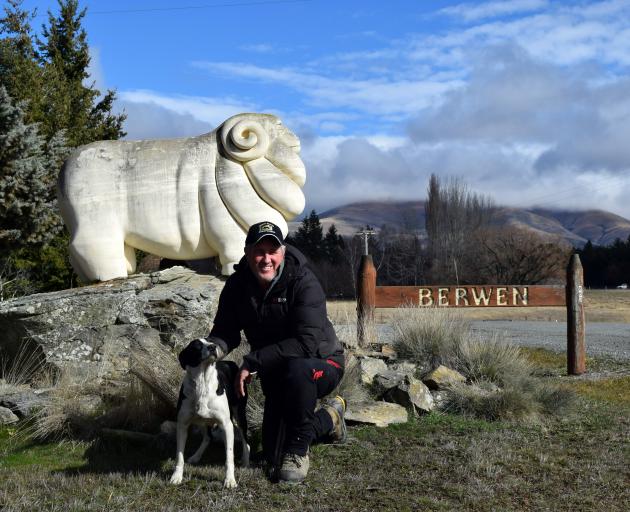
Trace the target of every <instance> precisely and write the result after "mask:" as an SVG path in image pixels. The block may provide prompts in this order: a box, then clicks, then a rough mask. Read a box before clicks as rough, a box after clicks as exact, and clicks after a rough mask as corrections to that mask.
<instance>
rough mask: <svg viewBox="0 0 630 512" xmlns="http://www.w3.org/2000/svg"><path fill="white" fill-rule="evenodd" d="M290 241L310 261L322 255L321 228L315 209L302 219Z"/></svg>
mask: <svg viewBox="0 0 630 512" xmlns="http://www.w3.org/2000/svg"><path fill="white" fill-rule="evenodd" d="M291 243H293V245H295V246H296V247H297V248H298V249H300V250H301V251H302V252H303V253H304V254H305V255H306V256H307V257H308V258H310V259H311V260H312V261H319V260H320V259H322V257H323V256H324V247H323V228H322V225H321V223H320V221H319V216H318V215H317V213H315V210H311V213H310V215H309V216H308V217H304V219H302V225H301V226H300V227H299V228H298V230H297V232H296V233H295V236H294V237H293V238H292V239H291Z"/></svg>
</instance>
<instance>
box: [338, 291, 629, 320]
mask: <svg viewBox="0 0 630 512" xmlns="http://www.w3.org/2000/svg"><path fill="white" fill-rule="evenodd" d="M585 296H586V302H585V308H586V321H587V322H619V323H630V290H586V294H585ZM327 308H328V314H329V316H330V317H331V318H332V319H335V320H336V319H343V318H344V317H346V318H352V315H354V318H356V302H355V301H351V300H343V301H339V300H331V301H328V303H327ZM395 311H396V310H395V309H377V310H376V312H375V321H376V322H377V323H389V322H390V321H391V320H392V316H393V315H395ZM458 311H461V312H462V313H461V314H462V316H463V317H464V318H466V319H468V320H532V321H550V322H554V321H556V320H557V321H559V322H562V321H566V316H567V313H566V308H564V307H544V308H541V307H527V308H511V307H501V308H499V307H493V308H459V309H458Z"/></svg>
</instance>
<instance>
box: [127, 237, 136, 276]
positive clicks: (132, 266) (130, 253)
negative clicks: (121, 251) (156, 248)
mask: <svg viewBox="0 0 630 512" xmlns="http://www.w3.org/2000/svg"><path fill="white" fill-rule="evenodd" d="M125 260H126V262H127V274H133V273H134V272H135V271H136V250H135V249H134V248H133V247H131V246H130V245H127V244H125Z"/></svg>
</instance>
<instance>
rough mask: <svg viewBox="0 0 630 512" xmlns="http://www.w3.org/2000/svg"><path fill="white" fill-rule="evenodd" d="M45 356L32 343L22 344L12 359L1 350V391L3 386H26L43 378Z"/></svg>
mask: <svg viewBox="0 0 630 512" xmlns="http://www.w3.org/2000/svg"><path fill="white" fill-rule="evenodd" d="M42 361H43V356H42V354H41V351H38V350H37V348H36V346H35V345H33V344H32V343H28V342H25V343H22V345H21V346H20V348H19V350H18V351H17V353H16V354H15V355H14V356H13V357H10V356H9V355H8V354H6V353H4V352H2V351H1V350H0V379H2V381H4V382H3V383H2V382H0V390H1V387H2V386H8V387H15V386H24V385H27V384H30V383H31V382H33V381H35V380H37V379H38V378H41V377H42V370H43V368H44V367H43V364H42Z"/></svg>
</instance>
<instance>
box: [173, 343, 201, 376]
mask: <svg viewBox="0 0 630 512" xmlns="http://www.w3.org/2000/svg"><path fill="white" fill-rule="evenodd" d="M178 359H179V364H180V365H181V367H182V368H183V369H184V370H185V369H186V367H187V366H199V363H200V362H201V342H200V341H199V340H193V341H191V342H190V343H189V344H188V345H187V346H186V348H185V349H184V350H182V351H181V352H180V353H179V356H178Z"/></svg>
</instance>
